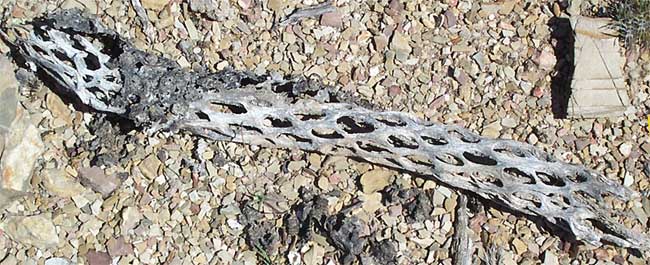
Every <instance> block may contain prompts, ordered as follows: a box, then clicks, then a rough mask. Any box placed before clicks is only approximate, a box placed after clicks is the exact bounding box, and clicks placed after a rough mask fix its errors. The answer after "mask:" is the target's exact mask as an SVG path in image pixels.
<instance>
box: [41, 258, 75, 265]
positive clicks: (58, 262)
mask: <svg viewBox="0 0 650 265" xmlns="http://www.w3.org/2000/svg"><path fill="white" fill-rule="evenodd" d="M44 264H45V265H69V264H70V261H68V260H67V259H64V258H49V259H47V260H45V263H44Z"/></svg>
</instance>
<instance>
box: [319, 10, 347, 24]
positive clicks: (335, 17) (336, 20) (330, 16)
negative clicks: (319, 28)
mask: <svg viewBox="0 0 650 265" xmlns="http://www.w3.org/2000/svg"><path fill="white" fill-rule="evenodd" d="M320 24H321V25H323V26H330V27H335V28H340V27H342V26H343V18H342V17H341V13H339V12H338V11H334V12H329V13H325V14H323V15H322V16H320Z"/></svg>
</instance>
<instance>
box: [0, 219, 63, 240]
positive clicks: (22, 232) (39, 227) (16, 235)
mask: <svg viewBox="0 0 650 265" xmlns="http://www.w3.org/2000/svg"><path fill="white" fill-rule="evenodd" d="M0 228H2V230H4V232H5V233H6V234H8V235H9V237H11V239H12V240H14V241H16V242H20V243H21V244H24V245H28V246H34V247H36V248H39V249H46V248H54V247H56V246H57V245H58V244H59V236H58V234H57V232H56V227H54V223H52V220H51V218H50V216H48V215H46V214H41V215H33V216H10V217H8V218H7V219H6V220H5V221H4V222H3V223H2V224H1V225H0Z"/></svg>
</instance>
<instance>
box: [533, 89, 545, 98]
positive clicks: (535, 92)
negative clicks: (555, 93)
mask: <svg viewBox="0 0 650 265" xmlns="http://www.w3.org/2000/svg"><path fill="white" fill-rule="evenodd" d="M533 96H534V97H536V98H541V97H542V96H544V88H543V87H540V86H537V87H535V88H534V89H533Z"/></svg>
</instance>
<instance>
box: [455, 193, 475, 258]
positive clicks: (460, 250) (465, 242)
mask: <svg viewBox="0 0 650 265" xmlns="http://www.w3.org/2000/svg"><path fill="white" fill-rule="evenodd" d="M468 226H469V216H468V215H467V196H466V195H465V194H462V193H460V194H459V195H458V207H457V208H456V224H455V231H454V238H453V249H454V263H455V264H457V265H470V264H472V254H473V253H474V246H473V244H472V240H471V239H470V237H469V228H468Z"/></svg>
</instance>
